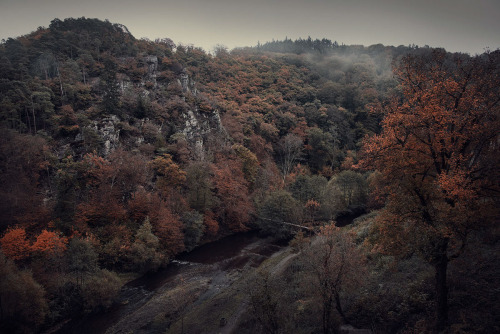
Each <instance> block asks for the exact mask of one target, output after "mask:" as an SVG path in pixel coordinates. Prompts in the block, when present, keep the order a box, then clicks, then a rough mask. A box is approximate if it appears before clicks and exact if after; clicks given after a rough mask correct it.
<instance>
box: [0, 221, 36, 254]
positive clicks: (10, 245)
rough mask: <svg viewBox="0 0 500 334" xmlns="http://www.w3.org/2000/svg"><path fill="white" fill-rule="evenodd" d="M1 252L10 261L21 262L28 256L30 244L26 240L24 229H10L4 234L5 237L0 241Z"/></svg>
mask: <svg viewBox="0 0 500 334" xmlns="http://www.w3.org/2000/svg"><path fill="white" fill-rule="evenodd" d="M0 243H1V244H2V251H3V253H4V254H5V255H6V256H7V257H10V258H11V259H14V260H22V259H25V258H27V257H28V256H29V255H30V243H29V241H28V240H27V239H26V231H25V230H24V228H20V227H16V228H11V229H9V230H7V232H5V235H4V236H3V237H2V239H0Z"/></svg>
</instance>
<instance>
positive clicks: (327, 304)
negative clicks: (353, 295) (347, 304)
mask: <svg viewBox="0 0 500 334" xmlns="http://www.w3.org/2000/svg"><path fill="white" fill-rule="evenodd" d="M332 304H333V301H332V297H331V296H330V297H328V299H327V300H325V301H323V319H322V320H323V333H324V334H330V315H331V313H332Z"/></svg>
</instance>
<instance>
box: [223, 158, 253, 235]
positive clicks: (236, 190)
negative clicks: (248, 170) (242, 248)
mask: <svg viewBox="0 0 500 334" xmlns="http://www.w3.org/2000/svg"><path fill="white" fill-rule="evenodd" d="M214 185H215V189H216V194H217V197H219V199H220V204H219V206H218V209H217V215H218V217H219V218H220V219H221V223H222V224H223V225H225V227H227V228H228V229H229V230H230V231H233V232H236V231H242V230H245V229H246V227H245V223H247V222H248V220H249V219H250V213H251V212H252V211H253V206H252V203H251V202H250V199H249V194H248V187H247V185H248V182H247V181H246V180H245V176H244V174H243V168H242V163H241V162H240V161H239V160H236V159H222V160H221V161H219V162H218V163H217V164H216V165H215V166H214Z"/></svg>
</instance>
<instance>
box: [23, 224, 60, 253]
mask: <svg viewBox="0 0 500 334" xmlns="http://www.w3.org/2000/svg"><path fill="white" fill-rule="evenodd" d="M67 245H68V238H66V237H63V236H61V235H60V234H58V233H56V232H51V231H47V230H43V231H42V233H40V234H39V235H38V237H37V238H36V241H35V243H34V244H33V246H31V249H32V251H33V252H40V253H42V254H47V255H56V254H61V253H62V252H64V251H65V250H66V248H67Z"/></svg>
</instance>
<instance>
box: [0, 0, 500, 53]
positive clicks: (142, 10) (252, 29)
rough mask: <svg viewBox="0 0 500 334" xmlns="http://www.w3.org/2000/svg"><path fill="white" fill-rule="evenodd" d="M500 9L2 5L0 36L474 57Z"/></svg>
mask: <svg viewBox="0 0 500 334" xmlns="http://www.w3.org/2000/svg"><path fill="white" fill-rule="evenodd" d="M499 12H500V1H496V0H478V1H469V0H456V1H448V0H446V1H430V0H423V1H404V2H403V1H397V0H380V1H369V0H352V1H335V0H334V1H327V0H310V1H299V0H267V1H263V0H254V1H237V0H234V1H229V0H212V1H210V0H186V1H183V2H179V1H171V0H166V1H161V0H144V1H140V2H138V1H131V0H123V1H118V0H111V1H106V2H102V1H99V2H98V1H96V0H88V1H78V2H77V1H73V0H67V1H63V0H51V1H35V0H25V1H12V0H0V39H7V38H9V37H13V38H15V37H19V36H21V35H25V34H28V33H30V32H32V31H34V30H36V29H37V28H38V27H39V26H44V27H48V26H49V24H50V21H51V20H53V19H54V18H59V19H61V20H64V19H65V18H68V17H74V18H78V17H82V16H85V17H88V18H98V19H101V20H105V19H108V20H109V21H110V22H112V23H120V24H123V25H125V26H127V28H128V29H129V31H130V32H131V33H132V35H134V36H135V37H136V38H142V37H146V38H149V39H151V40H154V39H156V38H170V39H172V40H173V41H174V42H175V43H176V44H192V45H194V46H196V47H201V48H203V49H205V50H206V51H211V50H212V49H213V48H214V47H215V46H216V45H218V44H221V45H224V46H226V47H228V48H230V49H233V48H235V47H243V46H255V45H257V43H258V42H260V43H265V42H268V41H272V40H273V39H275V40H282V39H285V37H288V38H290V39H297V38H307V37H308V36H310V37H311V38H313V39H315V38H319V39H322V38H327V39H330V40H332V41H337V42H338V43H344V44H348V45H352V44H361V45H365V46H369V45H373V44H378V43H381V44H384V45H394V46H398V45H405V46H406V45H409V44H416V45H419V46H424V45H429V46H431V47H443V48H445V49H446V50H447V51H451V52H467V53H470V54H476V53H483V52H484V51H485V49H487V48H489V49H491V50H495V49H497V48H499V47H500V34H498V31H500V20H499V19H498V16H499V15H498V13H499Z"/></svg>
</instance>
